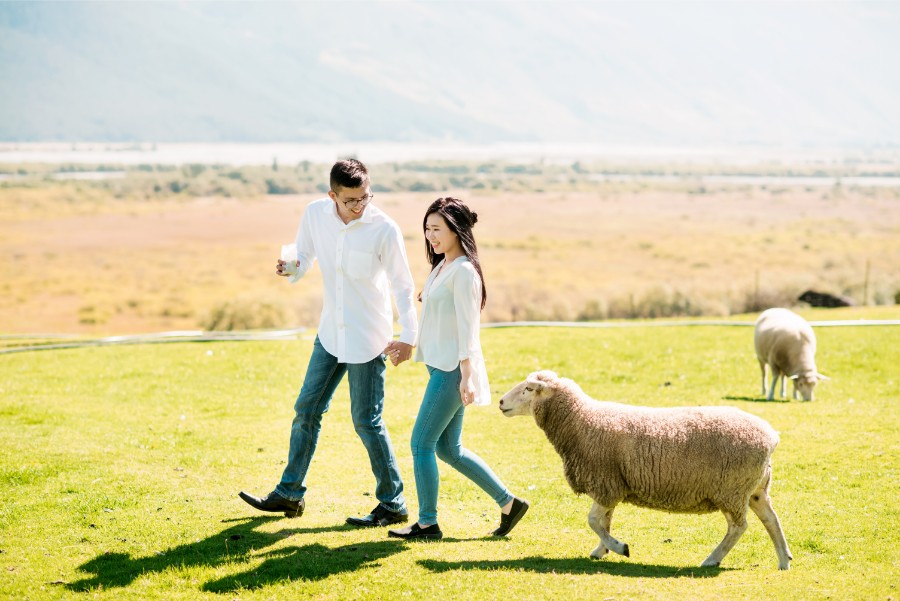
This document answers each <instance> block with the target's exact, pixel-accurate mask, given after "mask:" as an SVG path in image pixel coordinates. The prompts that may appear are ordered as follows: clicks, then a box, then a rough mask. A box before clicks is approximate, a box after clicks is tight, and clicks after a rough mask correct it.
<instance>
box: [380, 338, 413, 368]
mask: <svg viewBox="0 0 900 601" xmlns="http://www.w3.org/2000/svg"><path fill="white" fill-rule="evenodd" d="M412 350H413V347H412V345H410V344H406V343H405V342H400V341H397V340H394V341H392V342H391V343H390V344H388V345H387V346H386V347H384V354H385V356H386V357H387V358H388V359H390V360H391V363H393V364H394V367H397V366H398V365H400V364H401V363H403V362H404V361H406V360H407V359H409V358H410V357H412Z"/></svg>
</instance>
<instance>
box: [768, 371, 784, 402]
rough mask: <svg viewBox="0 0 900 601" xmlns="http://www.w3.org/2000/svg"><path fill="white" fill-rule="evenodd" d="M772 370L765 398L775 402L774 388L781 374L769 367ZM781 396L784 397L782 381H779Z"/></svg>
mask: <svg viewBox="0 0 900 601" xmlns="http://www.w3.org/2000/svg"><path fill="white" fill-rule="evenodd" d="M769 368H770V369H771V370H772V384H771V385H770V386H769V396H768V397H767V398H768V399H769V400H770V401H773V400H775V387H776V386H777V385H778V378H779V377H781V373H780V372H779V371H778V369H776V368H775V367H773V366H771V365H770V366H769ZM781 396H784V380H782V381H781Z"/></svg>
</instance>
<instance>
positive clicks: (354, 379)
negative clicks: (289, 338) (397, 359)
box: [275, 337, 406, 511]
mask: <svg viewBox="0 0 900 601" xmlns="http://www.w3.org/2000/svg"><path fill="white" fill-rule="evenodd" d="M384 372H385V365H384V358H382V356H381V355H379V356H378V357H375V358H374V359H372V360H371V361H369V362H368V363H339V362H338V360H337V357H335V356H334V355H332V354H331V353H329V352H328V351H326V350H325V348H324V347H323V346H322V344H321V343H320V342H319V338H318V337H316V341H315V342H314V343H313V352H312V356H311V357H310V358H309V367H307V369H306V377H305V378H304V380H303V386H302V387H301V388H300V395H299V396H298V397H297V402H296V403H295V405H294V413H295V415H294V422H293V423H292V424H291V442H290V450H289V451H288V463H287V466H286V467H285V468H284V473H283V474H282V476H281V482H280V483H279V484H278V486H276V487H275V492H277V493H278V494H279V495H281V496H282V497H284V498H285V499H290V500H292V501H298V500H300V499H302V498H303V496H304V495H305V494H306V473H307V471H308V470H309V464H310V462H311V461H312V458H313V453H315V451H316V443H317V442H318V440H319V431H320V430H321V429H322V416H323V415H324V414H325V413H326V412H327V411H328V409H329V407H330V405H331V397H332V396H334V391H335V389H336V388H337V387H338V384H340V383H341V380H342V379H343V378H344V374H347V376H348V380H349V383H350V414H351V416H352V418H353V427H354V428H355V429H356V433H357V434H358V435H359V438H360V439H361V440H362V443H363V445H364V446H365V447H366V451H368V453H369V463H370V464H371V466H372V473H373V474H374V475H375V497H376V498H377V499H378V501H379V503H380V504H381V505H383V506H384V507H385V508H386V509H389V510H391V511H405V510H406V500H405V499H404V498H403V481H402V480H401V478H400V470H399V469H398V466H397V458H396V457H395V455H394V448H393V447H392V446H391V438H390V436H388V431H387V427H386V426H385V424H384V420H383V419H382V416H381V413H382V410H383V409H384ZM339 467H340V466H333V469H338V468H339Z"/></svg>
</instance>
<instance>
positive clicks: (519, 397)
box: [500, 376, 547, 417]
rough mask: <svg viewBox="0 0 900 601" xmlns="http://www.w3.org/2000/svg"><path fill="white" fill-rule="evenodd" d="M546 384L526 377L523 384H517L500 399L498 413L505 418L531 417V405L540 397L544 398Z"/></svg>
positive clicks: (532, 412)
mask: <svg viewBox="0 0 900 601" xmlns="http://www.w3.org/2000/svg"><path fill="white" fill-rule="evenodd" d="M546 390H547V384H546V382H541V381H540V380H538V379H536V378H534V377H532V376H528V379H526V380H525V381H524V382H522V383H520V384H517V385H516V386H515V387H513V388H512V390H510V391H509V392H507V393H506V394H504V395H503V398H501V399H500V411H502V412H503V415H505V416H506V417H513V416H514V415H533V414H534V410H533V407H532V403H533V402H534V400H535V399H536V398H539V397H541V396H542V395H544V396H546Z"/></svg>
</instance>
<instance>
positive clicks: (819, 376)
mask: <svg viewBox="0 0 900 601" xmlns="http://www.w3.org/2000/svg"><path fill="white" fill-rule="evenodd" d="M816 377H817V378H818V379H820V380H830V379H831V378H829V377H828V376H823V375H822V374H819V373H817V374H816Z"/></svg>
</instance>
